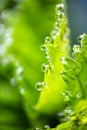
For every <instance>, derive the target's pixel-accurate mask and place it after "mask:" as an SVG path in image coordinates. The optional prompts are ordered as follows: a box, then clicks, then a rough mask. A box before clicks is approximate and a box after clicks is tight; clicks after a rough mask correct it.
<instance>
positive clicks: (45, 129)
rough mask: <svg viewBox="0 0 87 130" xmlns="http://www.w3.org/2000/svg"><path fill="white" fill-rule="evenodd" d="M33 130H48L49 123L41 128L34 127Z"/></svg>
mask: <svg viewBox="0 0 87 130" xmlns="http://www.w3.org/2000/svg"><path fill="white" fill-rule="evenodd" d="M34 130H50V126H49V125H45V126H44V127H43V129H41V128H38V127H37V128H35V129H34Z"/></svg>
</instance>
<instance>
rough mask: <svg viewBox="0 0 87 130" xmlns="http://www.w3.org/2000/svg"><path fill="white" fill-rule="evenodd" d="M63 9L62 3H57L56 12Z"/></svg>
mask: <svg viewBox="0 0 87 130" xmlns="http://www.w3.org/2000/svg"><path fill="white" fill-rule="evenodd" d="M58 11H64V4H57V5H56V12H58Z"/></svg>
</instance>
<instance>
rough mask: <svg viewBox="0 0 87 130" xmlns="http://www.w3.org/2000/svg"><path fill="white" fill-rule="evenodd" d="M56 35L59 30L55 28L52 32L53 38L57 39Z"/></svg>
mask: <svg viewBox="0 0 87 130" xmlns="http://www.w3.org/2000/svg"><path fill="white" fill-rule="evenodd" d="M56 35H57V31H56V30H53V31H52V32H51V36H52V38H53V39H55V38H56Z"/></svg>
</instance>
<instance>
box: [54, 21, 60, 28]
mask: <svg viewBox="0 0 87 130" xmlns="http://www.w3.org/2000/svg"><path fill="white" fill-rule="evenodd" d="M54 28H55V29H57V30H58V29H59V22H55V24H54Z"/></svg>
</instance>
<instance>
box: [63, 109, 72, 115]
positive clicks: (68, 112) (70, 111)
mask: <svg viewBox="0 0 87 130" xmlns="http://www.w3.org/2000/svg"><path fill="white" fill-rule="evenodd" d="M64 112H65V113H66V114H71V113H72V110H71V109H66V110H65V111H64Z"/></svg>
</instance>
